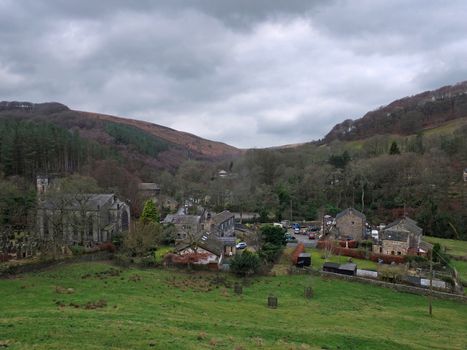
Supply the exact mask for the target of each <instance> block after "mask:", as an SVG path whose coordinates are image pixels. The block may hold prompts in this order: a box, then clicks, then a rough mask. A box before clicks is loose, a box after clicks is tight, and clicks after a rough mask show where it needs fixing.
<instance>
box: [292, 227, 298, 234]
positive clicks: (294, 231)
mask: <svg viewBox="0 0 467 350" xmlns="http://www.w3.org/2000/svg"><path fill="white" fill-rule="evenodd" d="M293 233H295V234H296V235H299V234H300V227H294V229H293Z"/></svg>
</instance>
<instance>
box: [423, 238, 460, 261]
mask: <svg viewBox="0 0 467 350" xmlns="http://www.w3.org/2000/svg"><path fill="white" fill-rule="evenodd" d="M423 239H424V240H425V241H427V242H429V243H431V244H435V243H439V244H440V245H441V247H443V248H445V249H446V253H447V254H449V255H452V256H454V257H456V256H457V257H459V256H464V257H467V241H459V240H455V239H446V238H438V237H430V236H424V237H423Z"/></svg>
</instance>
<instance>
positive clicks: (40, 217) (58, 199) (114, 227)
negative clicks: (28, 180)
mask: <svg viewBox="0 0 467 350" xmlns="http://www.w3.org/2000/svg"><path fill="white" fill-rule="evenodd" d="M37 185H38V192H39V193H42V195H41V196H39V202H38V210H37V227H38V231H39V234H40V236H41V237H42V238H44V239H54V240H57V241H61V242H62V243H63V244H80V245H85V246H91V245H94V244H98V243H102V242H108V241H111V240H112V238H113V237H114V236H115V235H118V234H121V233H122V232H125V231H128V230H129V227H130V207H129V205H128V204H126V203H125V202H123V201H122V200H120V199H119V198H118V197H117V196H116V195H115V194H111V193H109V194H100V193H89V194H86V193H76V194H59V195H55V196H44V195H43V194H44V193H45V192H46V187H47V186H48V183H47V182H45V181H44V179H38V181H37ZM44 185H45V187H44Z"/></svg>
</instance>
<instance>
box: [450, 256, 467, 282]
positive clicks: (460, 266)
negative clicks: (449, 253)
mask: <svg viewBox="0 0 467 350" xmlns="http://www.w3.org/2000/svg"><path fill="white" fill-rule="evenodd" d="M451 265H452V266H454V267H455V268H456V270H457V272H458V273H459V277H460V278H461V279H462V281H464V282H466V283H467V261H460V260H451Z"/></svg>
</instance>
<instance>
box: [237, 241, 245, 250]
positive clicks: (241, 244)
mask: <svg viewBox="0 0 467 350" xmlns="http://www.w3.org/2000/svg"><path fill="white" fill-rule="evenodd" d="M235 248H237V249H245V248H246V243H245V242H240V243H237V245H236V246H235Z"/></svg>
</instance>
